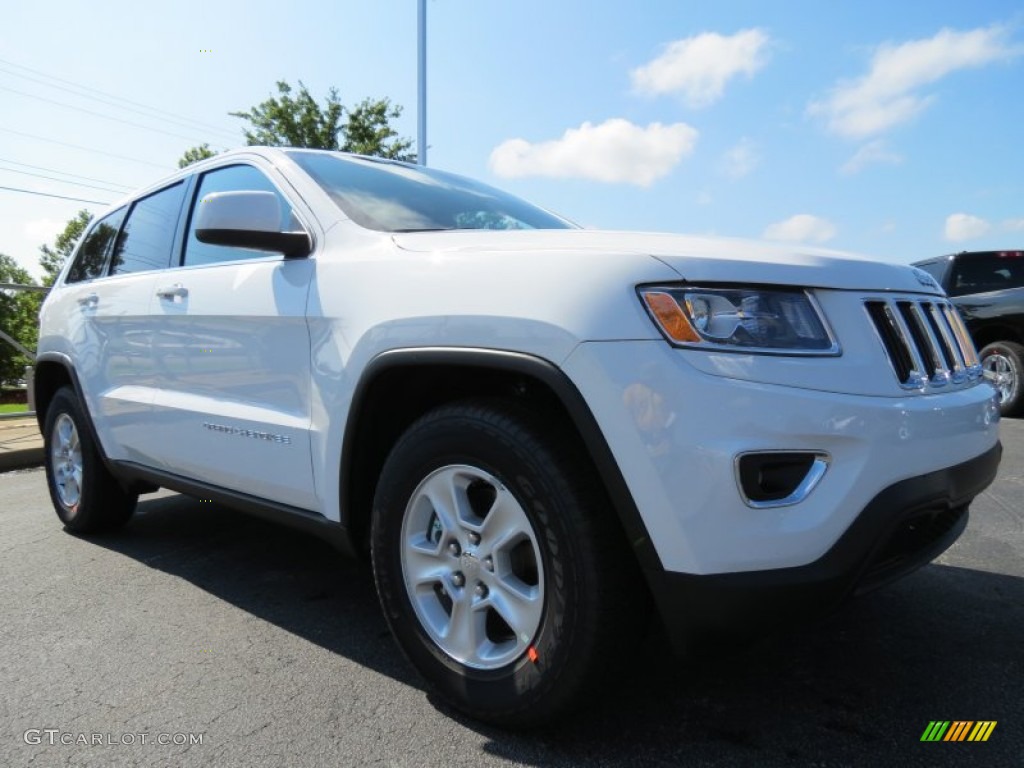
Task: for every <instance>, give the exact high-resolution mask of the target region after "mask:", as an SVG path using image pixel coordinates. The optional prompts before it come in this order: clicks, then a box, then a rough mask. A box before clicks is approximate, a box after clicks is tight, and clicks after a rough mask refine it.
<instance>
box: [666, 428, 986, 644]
mask: <svg viewBox="0 0 1024 768" xmlns="http://www.w3.org/2000/svg"><path fill="white" fill-rule="evenodd" d="M1001 454H1002V447H1001V445H1000V444H998V443H997V444H996V445H995V446H994V447H992V448H991V449H990V450H989V451H987V452H986V453H984V454H983V455H981V456H978V457H977V458H974V459H971V460H970V461H966V462H963V463H961V464H957V465H955V466H952V467H947V468H946V469H941V470H938V471H936V472H929V473H928V474H925V475H921V476H919V477H914V478H910V479H908V480H903V481H901V482H898V483H895V484H894V485H891V486H889V487H888V488H886V489H884V490H883V491H881V492H880V493H879V494H878V495H877V496H875V497H874V498H873V499H872V500H871V502H870V503H869V504H868V505H867V506H866V507H865V508H864V510H863V511H862V512H861V513H860V515H859V516H858V517H857V519H856V520H855V521H854V522H853V524H852V525H851V526H850V527H849V528H848V529H847V531H846V533H844V534H843V535H842V536H841V537H840V538H839V540H838V541H836V543H835V544H834V545H833V546H832V547H831V548H830V549H829V550H828V552H826V553H825V554H824V555H823V556H821V557H820V558H818V559H817V560H815V561H814V562H812V563H808V564H807V565H803V566H798V567H794V568H780V569H774V570H767V571H747V572H744V573H726V574H712V575H705V576H696V575H690V574H683V573H672V572H669V571H665V570H657V571H649V572H648V574H647V576H648V583H649V584H650V585H651V587H652V592H653V594H654V598H655V601H656V602H657V604H658V607H659V609H660V613H661V616H662V619H663V621H664V623H665V626H666V628H667V629H668V632H669V635H670V637H671V638H672V640H673V644H674V645H675V646H676V647H677V648H679V649H686V648H688V647H690V646H691V645H692V644H694V643H697V644H704V643H713V644H715V645H721V644H731V643H735V642H742V641H743V640H744V639H746V638H747V637H751V636H756V635H760V634H763V633H764V632H765V631H769V630H771V629H772V628H774V627H776V626H779V625H781V624H784V623H787V622H789V621H793V620H798V619H801V618H806V617H808V616H813V615H816V614H822V613H826V612H828V611H829V610H831V609H833V608H835V607H836V606H837V605H839V604H840V603H841V602H843V601H844V600H845V599H846V598H848V597H851V596H854V595H858V594H862V593H864V592H867V591H870V590H871V589H874V588H877V587H880V586H882V585H884V584H886V583H888V582H890V581H892V580H894V579H897V578H900V577H901V576H904V575H906V574H907V573H909V572H911V571H913V570H914V569H916V568H919V567H921V566H922V565H925V564H927V563H929V562H931V561H932V560H934V559H935V558H936V557H938V556H939V555H940V554H941V553H942V552H944V551H945V550H946V549H947V548H948V547H949V546H950V545H951V544H952V543H953V542H954V541H956V539H957V538H958V537H959V536H960V534H961V533H962V532H963V530H964V528H965V527H966V526H967V517H968V505H969V504H970V502H971V500H972V499H973V498H974V497H975V496H976V495H977V494H979V493H981V492H982V491H983V490H984V489H985V488H986V487H987V486H988V485H989V484H990V483H991V482H992V480H993V479H994V478H995V475H996V470H997V469H998V467H999V459H1000V456H1001Z"/></svg>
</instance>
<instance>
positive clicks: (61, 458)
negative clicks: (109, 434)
mask: <svg viewBox="0 0 1024 768" xmlns="http://www.w3.org/2000/svg"><path fill="white" fill-rule="evenodd" d="M43 444H44V449H45V452H46V458H45V462H46V484H47V487H48V488H49V491H50V499H51V500H52V501H53V507H54V509H55V510H56V511H57V516H58V517H59V518H60V520H61V522H62V523H64V528H65V530H68V531H71V532H73V533H86V534H88V533H101V532H103V531H109V530H112V529H114V528H118V527H120V526H122V525H124V524H125V523H126V522H128V519H129V518H130V517H131V516H132V512H134V511H135V504H136V502H137V500H138V496H137V495H136V494H133V493H128V492H127V491H125V490H124V489H123V488H122V487H121V485H120V484H119V483H118V482H117V480H116V479H114V476H113V475H111V474H110V472H109V470H107V467H106V465H104V463H103V457H102V456H101V455H100V451H99V447H98V446H97V445H96V443H95V442H94V441H93V439H92V433H91V432H90V431H89V425H88V423H87V422H86V417H85V409H84V407H83V406H82V403H81V401H80V400H79V399H78V395H76V394H75V391H74V390H73V389H71V387H62V388H61V389H60V390H58V391H57V394H56V395H54V397H53V400H52V401H51V402H50V407H49V408H48V409H47V411H46V421H45V423H44V425H43Z"/></svg>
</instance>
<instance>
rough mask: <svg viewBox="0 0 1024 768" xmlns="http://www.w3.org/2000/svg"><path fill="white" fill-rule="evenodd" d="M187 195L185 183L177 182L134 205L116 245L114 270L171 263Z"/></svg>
mask: <svg viewBox="0 0 1024 768" xmlns="http://www.w3.org/2000/svg"><path fill="white" fill-rule="evenodd" d="M184 199H185V185H184V184H183V183H182V182H178V183H177V184H175V185H174V186H171V187H167V188H166V189H162V190H160V191H159V192H156V193H154V194H152V195H149V196H148V197H144V198H142V199H141V200H139V201H138V202H136V203H135V205H133V206H132V209H131V212H130V213H129V214H128V221H126V222H125V224H124V228H123V229H122V230H121V237H119V238H118V240H117V246H116V247H115V248H114V257H113V258H112V259H111V263H110V271H111V273H112V274H115V275H119V274H123V273H125V272H143V271H145V270H148V269H166V268H167V267H168V266H169V265H170V262H171V248H172V247H173V245H174V231H175V229H176V228H177V226H178V216H179V215H180V214H181V203H182V201H183V200H184Z"/></svg>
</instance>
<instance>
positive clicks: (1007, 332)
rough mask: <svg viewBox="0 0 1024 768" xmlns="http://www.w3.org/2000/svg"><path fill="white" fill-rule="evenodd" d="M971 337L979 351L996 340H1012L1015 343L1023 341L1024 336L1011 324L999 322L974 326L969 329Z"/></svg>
mask: <svg viewBox="0 0 1024 768" xmlns="http://www.w3.org/2000/svg"><path fill="white" fill-rule="evenodd" d="M971 338H972V339H973V341H974V346H976V347H977V348H978V351H979V352H980V351H981V350H982V348H984V347H987V346H988V345H989V344H994V343H996V342H997V341H1013V342H1016V343H1017V344H1021V343H1024V338H1022V336H1021V334H1020V333H1018V332H1017V331H1016V330H1015V329H1014V328H1013V327H1012V326H1009V325H1003V324H1000V323H994V324H991V325H982V326H980V327H977V328H975V329H974V330H972V331H971Z"/></svg>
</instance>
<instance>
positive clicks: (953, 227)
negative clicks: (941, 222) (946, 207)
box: [946, 213, 992, 243]
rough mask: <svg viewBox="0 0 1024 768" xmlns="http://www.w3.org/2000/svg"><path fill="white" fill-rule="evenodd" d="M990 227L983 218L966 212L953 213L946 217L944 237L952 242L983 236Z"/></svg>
mask: <svg viewBox="0 0 1024 768" xmlns="http://www.w3.org/2000/svg"><path fill="white" fill-rule="evenodd" d="M991 229H992V225H991V224H989V223H988V222H987V221H985V219H981V218H978V217H977V216H971V215H970V214H968V213H954V214H951V215H949V216H947V217H946V239H947V240H951V241H952V242H954V243H959V242H962V241H963V240H974V239H976V238H979V237H983V236H984V235H986V234H988V232H989V231H990V230H991Z"/></svg>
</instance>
